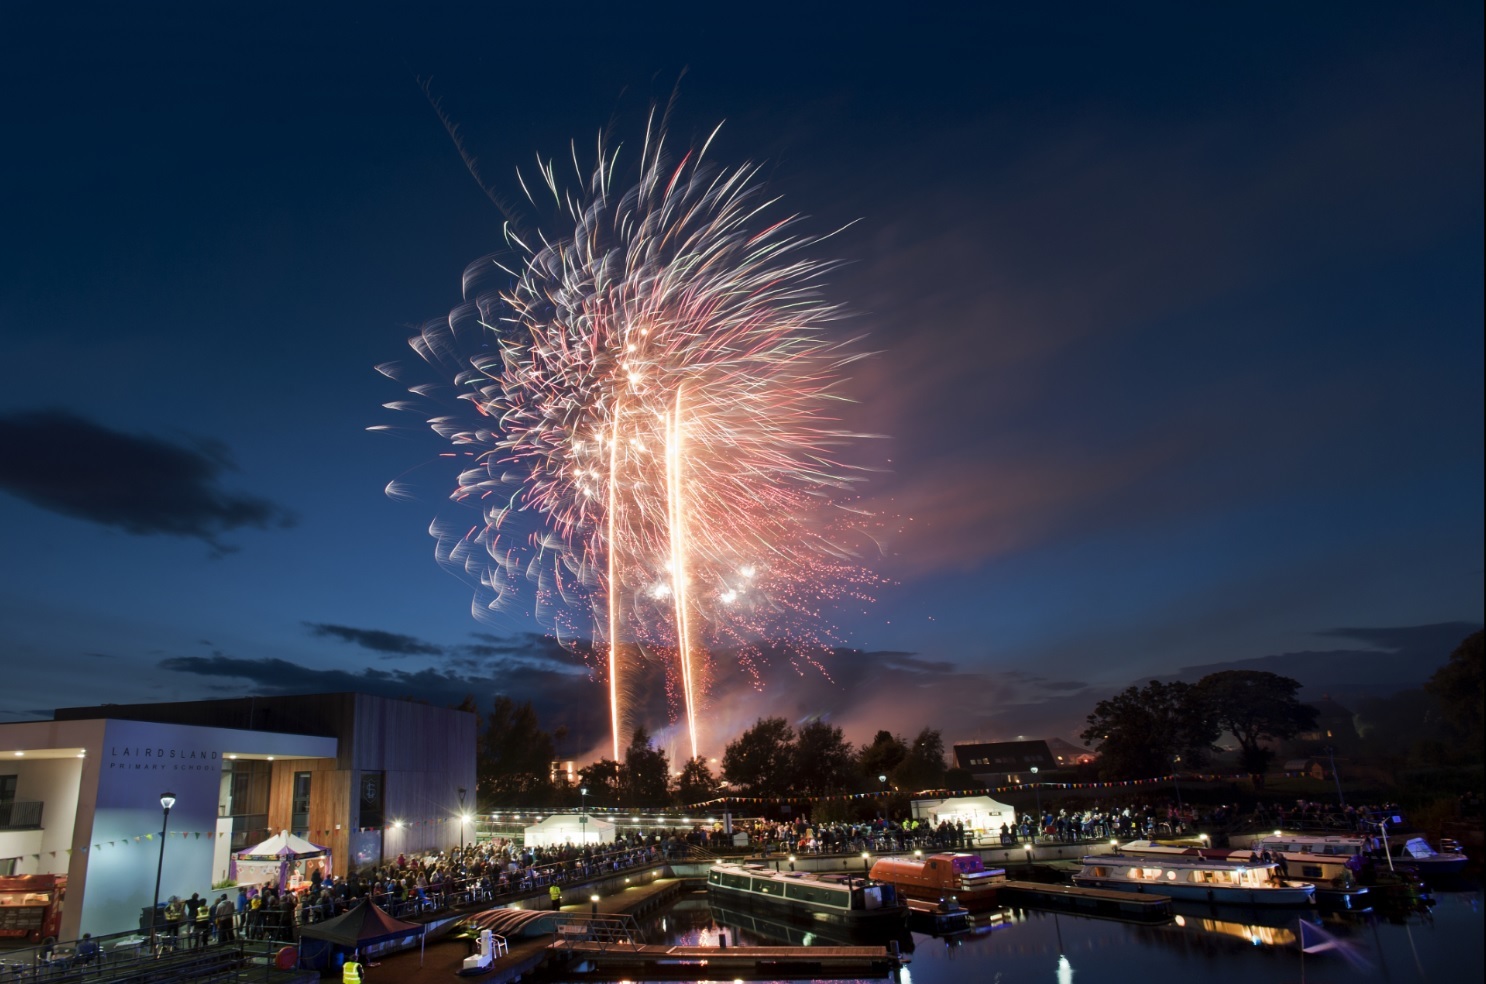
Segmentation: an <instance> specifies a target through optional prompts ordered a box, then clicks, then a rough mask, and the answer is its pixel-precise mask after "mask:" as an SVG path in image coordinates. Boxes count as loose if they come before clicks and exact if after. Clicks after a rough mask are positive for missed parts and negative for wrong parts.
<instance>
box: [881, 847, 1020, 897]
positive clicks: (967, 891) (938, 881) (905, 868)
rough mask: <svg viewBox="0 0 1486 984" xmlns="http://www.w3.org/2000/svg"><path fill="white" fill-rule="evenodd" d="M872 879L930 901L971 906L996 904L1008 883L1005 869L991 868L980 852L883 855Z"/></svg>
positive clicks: (907, 894)
mask: <svg viewBox="0 0 1486 984" xmlns="http://www.w3.org/2000/svg"><path fill="white" fill-rule="evenodd" d="M872 878H873V880H875V881H880V882H887V883H888V884H890V885H892V886H893V887H894V888H896V889H897V890H898V894H899V895H902V896H905V897H907V898H910V899H923V900H924V901H927V902H939V901H952V902H958V903H959V904H960V905H961V906H964V907H965V908H967V909H980V908H989V907H991V906H993V905H995V904H996V892H997V891H998V890H999V889H1000V888H1001V886H1002V885H1004V884H1006V869H1005V868H987V867H986V866H985V862H984V861H982V860H981V859H980V856H979V855H976V854H931V855H929V856H928V857H926V858H881V859H879V860H878V861H877V862H876V863H875V864H873V865H872Z"/></svg>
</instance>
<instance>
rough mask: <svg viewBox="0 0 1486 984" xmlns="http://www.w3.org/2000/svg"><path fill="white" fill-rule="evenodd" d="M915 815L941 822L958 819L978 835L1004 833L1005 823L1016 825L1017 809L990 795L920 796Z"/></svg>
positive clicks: (915, 802)
mask: <svg viewBox="0 0 1486 984" xmlns="http://www.w3.org/2000/svg"><path fill="white" fill-rule="evenodd" d="M913 816H914V819H916V820H924V821H926V822H928V823H931V824H933V825H934V826H936V827H937V826H938V825H939V824H941V823H954V822H955V821H956V820H958V821H959V822H960V823H962V824H964V825H965V829H966V830H967V831H974V832H975V835H976V836H977V837H981V836H1000V834H1001V825H1002V824H1003V823H1004V824H1006V825H1007V826H1012V827H1014V826H1016V809H1015V808H1014V807H1011V806H1008V805H1007V804H1005V803H1001V802H998V801H996V800H993V799H991V798H990V797H989V796H956V797H953V798H951V799H916V800H914V801H913Z"/></svg>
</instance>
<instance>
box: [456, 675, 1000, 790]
mask: <svg viewBox="0 0 1486 984" xmlns="http://www.w3.org/2000/svg"><path fill="white" fill-rule="evenodd" d="M469 709H473V708H469ZM565 737H566V733H565V732H563V731H558V732H556V733H548V732H545V731H543V730H542V728H541V727H540V725H539V723H538V720H537V714H536V711H535V710H534V709H533V707H532V705H531V702H530V701H527V702H525V703H521V704H518V703H516V702H515V701H513V700H511V699H510V698H509V697H504V696H502V697H497V698H496V699H495V701H494V704H493V705H492V707H491V710H490V712H489V713H488V714H485V715H482V726H481V730H480V738H479V746H478V749H477V755H476V773H477V775H478V782H479V791H480V795H481V798H482V799H484V800H486V801H487V802H496V803H501V804H506V805H512V806H522V805H529V806H549V805H553V804H559V803H561V804H569V805H576V804H579V803H582V804H586V805H588V806H618V805H621V804H622V805H624V806H637V807H666V806H685V805H687V804H690V803H701V802H705V801H707V800H710V799H715V798H717V797H718V796H720V795H724V794H731V795H738V796H810V795H816V796H827V795H836V794H841V793H849V792H868V791H875V790H883V789H889V790H891V789H904V790H919V789H929V788H934V787H937V786H940V785H942V784H944V783H945V782H946V781H955V782H960V783H963V784H966V785H968V784H971V782H972V780H971V779H970V776H969V775H968V774H966V773H962V772H961V771H960V770H954V769H948V768H946V766H945V762H944V757H945V756H944V751H945V750H944V739H943V737H942V736H941V735H940V733H939V732H938V731H937V730H935V729H933V728H924V729H923V730H922V731H920V732H919V733H918V734H917V735H915V736H914V737H913V738H911V739H908V738H904V737H902V736H901V735H896V734H893V733H892V732H890V731H885V730H884V731H878V732H877V734H876V735H875V736H874V737H873V739H872V741H870V742H868V743H866V744H864V745H862V746H861V747H859V748H858V747H854V746H853V745H852V744H851V743H850V742H848V741H847V740H846V736H845V734H844V733H843V732H842V730H841V729H840V728H839V727H836V726H835V725H832V724H829V723H827V722H825V721H810V722H807V723H805V724H803V725H801V726H800V727H799V728H798V729H796V728H795V727H793V726H792V725H791V724H790V723H789V722H788V721H786V720H785V719H784V718H779V717H768V718H761V719H759V721H758V722H757V723H755V724H754V725H753V726H752V727H750V728H749V729H748V730H746V731H744V732H743V733H742V734H741V735H739V736H738V737H737V738H736V739H734V740H733V741H731V742H729V743H728V745H727V748H726V750H725V751H724V752H723V756H722V759H721V761H720V762H719V763H717V764H718V766H719V768H718V769H717V770H716V771H714V769H713V765H712V763H709V762H708V761H707V760H706V759H703V758H694V759H691V760H690V761H688V762H686V763H684V764H683V765H682V766H681V768H680V769H679V770H676V769H673V767H672V764H671V760H670V756H669V755H667V754H666V752H665V751H664V750H663V749H660V748H656V747H655V743H654V740H653V738H652V736H651V735H650V733H649V732H648V731H647V730H646V729H644V728H637V729H635V731H634V733H633V734H632V735H631V737H630V741H629V744H628V745H627V746H626V747H625V749H624V751H623V752H622V760H620V761H616V760H614V759H610V758H600V759H599V760H598V761H596V762H592V763H590V764H588V765H587V766H585V767H583V768H582V769H580V770H578V774H577V784H576V786H574V785H572V784H569V783H568V782H567V779H566V777H565V776H555V775H554V774H553V772H552V766H553V763H554V762H555V761H556V760H557V755H556V746H557V742H558V741H561V740H562V739H563V738H565ZM579 789H585V790H587V793H586V794H582V795H580V794H579V793H578V790H579Z"/></svg>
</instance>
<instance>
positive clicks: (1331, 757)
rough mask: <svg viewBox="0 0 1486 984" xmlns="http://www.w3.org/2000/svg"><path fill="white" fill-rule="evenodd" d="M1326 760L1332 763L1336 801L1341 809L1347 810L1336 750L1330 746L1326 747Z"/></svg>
mask: <svg viewBox="0 0 1486 984" xmlns="http://www.w3.org/2000/svg"><path fill="white" fill-rule="evenodd" d="M1326 760H1327V761H1328V762H1330V763H1331V779H1332V781H1333V782H1335V783H1336V801H1337V802H1338V803H1340V804H1341V808H1342V809H1343V810H1345V809H1346V808H1347V798H1346V797H1345V796H1343V795H1342V777H1341V776H1339V775H1337V774H1336V749H1335V748H1333V747H1332V746H1330V745H1327V746H1326Z"/></svg>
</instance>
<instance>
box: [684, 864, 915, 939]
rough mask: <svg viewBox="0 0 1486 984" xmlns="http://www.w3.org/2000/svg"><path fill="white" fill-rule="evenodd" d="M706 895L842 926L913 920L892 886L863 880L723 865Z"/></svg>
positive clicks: (711, 876) (895, 924) (712, 875)
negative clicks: (708, 893) (909, 917)
mask: <svg viewBox="0 0 1486 984" xmlns="http://www.w3.org/2000/svg"><path fill="white" fill-rule="evenodd" d="M707 890H708V891H709V892H710V893H711V894H712V895H713V896H714V897H716V898H719V899H723V900H726V901H727V902H730V903H731V904H734V905H737V904H741V903H746V904H749V905H756V906H761V907H768V908H771V909H775V910H777V911H780V912H783V913H785V914H787V915H789V916H791V917H792V918H795V919H802V920H806V921H810V922H825V923H831V924H834V925H837V926H852V927H862V928H867V927H898V926H902V925H903V924H904V923H905V922H906V921H907V918H908V907H907V906H906V905H905V904H904V903H903V900H902V899H900V898H899V897H898V893H897V891H896V890H894V888H893V886H892V885H883V884H875V883H873V882H872V881H871V880H870V879H868V878H867V877H865V876H864V875H849V874H824V873H815V872H808V871H785V872H780V871H774V870H772V869H770V868H765V867H763V866H762V865H754V864H749V865H743V864H728V863H725V862H723V863H718V864H714V865H712V867H711V869H710V870H709V871H708V872H707Z"/></svg>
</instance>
